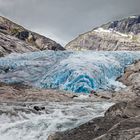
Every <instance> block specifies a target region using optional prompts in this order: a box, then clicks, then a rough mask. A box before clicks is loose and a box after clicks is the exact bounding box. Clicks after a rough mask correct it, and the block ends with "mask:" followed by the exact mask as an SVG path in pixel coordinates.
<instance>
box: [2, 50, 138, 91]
mask: <svg viewBox="0 0 140 140" xmlns="http://www.w3.org/2000/svg"><path fill="white" fill-rule="evenodd" d="M139 59H140V52H132V51H131V52H129V51H126V52H125V51H123V52H105V51H103V52H101V51H100V52H93V51H83V52H69V51H58V52H55V51H41V52H32V53H25V54H22V55H21V54H12V55H9V56H7V57H4V58H0V81H1V82H5V83H22V84H26V85H31V86H35V87H39V88H53V89H61V90H68V91H72V92H76V93H81V92H84V93H90V92H91V91H92V90H106V89H113V90H114V89H119V88H120V87H124V86H123V85H122V84H121V83H119V82H117V81H115V80H116V78H117V77H119V76H121V74H123V72H124V68H125V67H127V66H128V65H129V64H132V63H133V62H134V61H135V60H139Z"/></svg>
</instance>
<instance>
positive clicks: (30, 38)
mask: <svg viewBox="0 0 140 140" xmlns="http://www.w3.org/2000/svg"><path fill="white" fill-rule="evenodd" d="M39 50H65V49H64V48H63V47H62V46H61V45H60V44H58V43H56V42H55V41H53V40H51V39H49V38H47V37H44V36H42V35H39V34H37V33H34V32H32V31H29V30H27V29H25V28H24V27H22V26H20V25H18V24H16V23H14V22H12V21H10V20H8V19H6V18H4V17H1V16H0V56H4V55H7V54H9V53H12V52H18V53H23V52H30V51H39Z"/></svg>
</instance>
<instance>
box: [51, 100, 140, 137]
mask: <svg viewBox="0 0 140 140" xmlns="http://www.w3.org/2000/svg"><path fill="white" fill-rule="evenodd" d="M139 139H140V98H137V99H135V100H133V101H131V102H121V103H117V104H116V105H114V106H112V107H111V108H109V109H108V110H107V111H106V113H105V116H104V117H99V118H95V119H93V120H91V121H90V122H88V123H86V124H83V125H81V126H79V127H78V128H75V129H72V130H70V131H66V132H62V133H57V134H55V135H52V136H50V137H49V138H48V140H139Z"/></svg>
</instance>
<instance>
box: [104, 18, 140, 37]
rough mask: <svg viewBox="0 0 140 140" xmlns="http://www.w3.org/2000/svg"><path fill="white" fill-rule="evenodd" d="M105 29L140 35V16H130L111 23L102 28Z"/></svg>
mask: <svg viewBox="0 0 140 140" xmlns="http://www.w3.org/2000/svg"><path fill="white" fill-rule="evenodd" d="M102 28H104V29H113V30H115V31H118V32H121V33H131V32H132V33H134V34H138V33H140V16H130V17H128V18H125V19H122V20H116V21H113V22H109V23H107V24H105V25H103V26H102Z"/></svg>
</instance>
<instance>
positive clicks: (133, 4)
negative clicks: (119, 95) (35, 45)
mask: <svg viewBox="0 0 140 140" xmlns="http://www.w3.org/2000/svg"><path fill="white" fill-rule="evenodd" d="M139 6H140V0H0V14H2V15H4V16H6V17H8V18H10V19H12V20H14V21H15V22H18V23H19V24H21V25H24V26H25V27H27V28H29V29H31V30H34V31H37V32H40V33H42V34H44V35H46V36H49V37H51V38H52V39H54V40H56V41H58V42H60V43H62V44H65V43H67V42H68V41H70V40H71V39H73V38H74V37H76V36H77V35H78V34H81V33H83V32H85V31H88V30H91V29H92V28H94V27H95V26H98V25H101V24H103V23H106V22H108V21H111V20H115V19H117V18H122V17H125V16H129V15H137V14H139V13H140V8H139Z"/></svg>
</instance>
